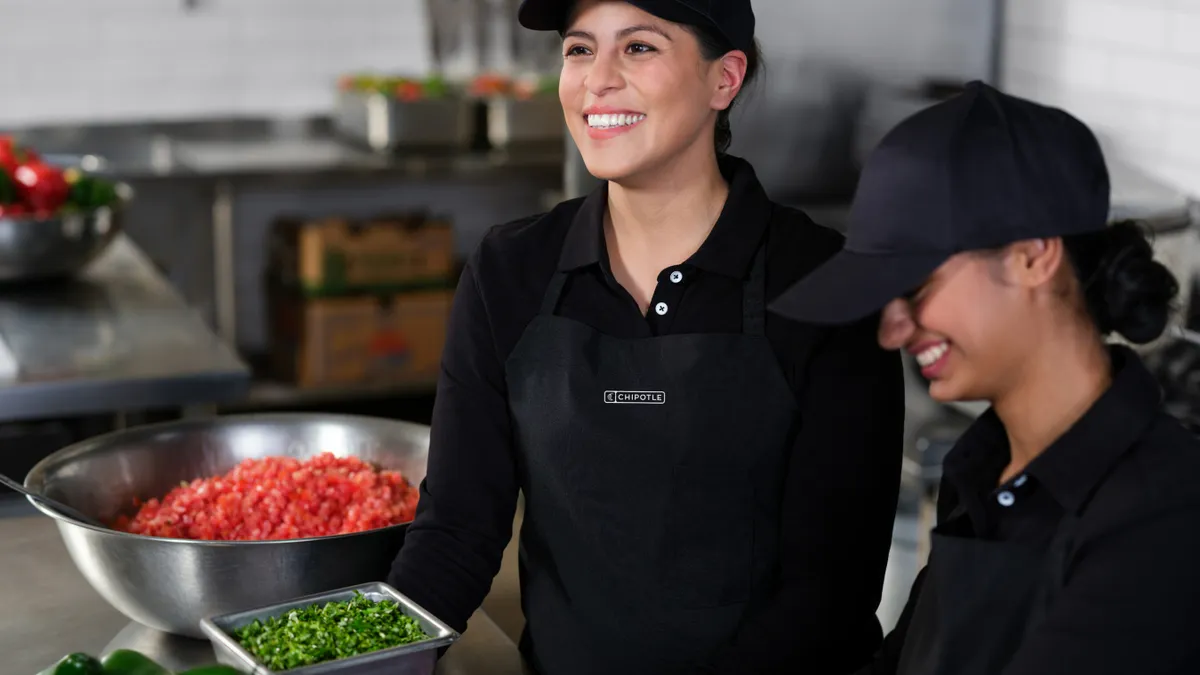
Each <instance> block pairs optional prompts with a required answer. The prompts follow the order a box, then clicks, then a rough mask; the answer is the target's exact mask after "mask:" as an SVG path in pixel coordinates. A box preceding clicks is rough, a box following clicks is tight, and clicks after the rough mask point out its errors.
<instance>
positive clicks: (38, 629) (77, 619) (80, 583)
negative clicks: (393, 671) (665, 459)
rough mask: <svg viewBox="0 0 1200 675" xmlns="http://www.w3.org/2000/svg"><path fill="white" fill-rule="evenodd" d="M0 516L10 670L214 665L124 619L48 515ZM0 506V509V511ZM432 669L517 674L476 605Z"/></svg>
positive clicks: (504, 643)
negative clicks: (96, 660)
mask: <svg viewBox="0 0 1200 675" xmlns="http://www.w3.org/2000/svg"><path fill="white" fill-rule="evenodd" d="M8 504H9V506H7V507H6V509H7V510H9V511H10V513H9V514H7V517H2V515H3V514H0V565H2V566H3V569H4V574H3V575H0V605H3V606H4V607H5V608H6V610H5V611H4V612H2V613H0V654H4V656H5V662H6V664H7V665H5V667H4V668H3V672H5V673H12V675H21V674H22V673H36V672H38V671H40V670H41V669H42V668H45V667H46V666H47V665H49V664H51V663H53V662H54V661H55V660H57V659H59V658H61V657H62V656H63V655H65V654H68V653H71V652H76V651H83V652H88V653H91V654H97V655H103V654H106V653H108V652H110V651H113V650H115V649H119V648H126V649H137V650H139V651H142V652H143V653H146V654H147V655H149V656H152V657H153V658H155V660H157V661H159V662H160V663H162V664H163V665H164V666H166V667H168V668H173V669H179V670H182V669H184V668H185V667H194V666H199V665H206V664H211V663H214V657H213V652H212V648H211V646H210V645H209V643H208V642H205V641H200V640H192V639H188V638H179V637H175V636H170V635H166V634H164V633H160V632H158V631H155V630H151V629H149V628H146V627H144V626H141V625H139V624H136V623H131V622H129V620H128V619H126V618H125V617H124V616H122V615H121V614H120V613H118V612H117V611H116V610H115V609H113V608H112V607H110V606H109V605H108V603H106V602H105V601H104V600H103V599H102V598H101V597H100V596H99V595H97V594H96V592H95V591H93V590H92V588H91V586H89V585H88V583H87V582H86V581H85V580H84V578H83V576H82V575H80V574H79V572H78V571H77V570H76V568H75V565H74V564H73V563H72V562H71V559H70V557H69V556H68V555H67V550H66V548H65V547H64V545H63V543H62V539H61V538H59V535H58V530H57V529H56V528H55V526H54V523H53V521H51V520H50V519H49V518H47V517H44V516H41V515H28V514H30V513H33V511H32V509H29V508H27V507H26V505H25V504H24V503H23V502H13V501H11V500H9V501H8ZM3 510H4V509H0V511H3ZM437 672H438V673H439V675H484V674H486V675H522V674H523V673H527V672H528V671H526V670H525V667H524V665H523V663H522V660H521V657H520V654H519V653H518V651H517V648H516V645H514V644H513V642H512V640H510V639H509V638H508V636H506V635H505V634H504V633H503V632H502V631H501V630H500V629H499V628H498V627H497V626H496V624H495V623H493V622H492V620H491V619H490V618H488V616H487V615H486V614H484V613H483V612H482V611H481V612H478V613H476V614H475V616H474V617H472V619H471V622H470V626H469V628H468V629H467V631H466V633H464V634H463V637H462V639H461V640H460V641H459V642H458V643H457V644H456V645H454V646H453V647H451V648H450V651H449V652H448V653H447V654H446V657H445V658H444V659H442V662H441V664H440V665H439V667H438V671H437Z"/></svg>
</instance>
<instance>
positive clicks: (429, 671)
mask: <svg viewBox="0 0 1200 675" xmlns="http://www.w3.org/2000/svg"><path fill="white" fill-rule="evenodd" d="M355 592H359V593H362V595H363V596H364V597H366V598H367V599H368V600H370V601H372V602H384V601H391V602H395V603H397V604H399V605H400V607H401V610H402V611H403V612H404V614H405V615H406V616H410V617H412V618H414V619H416V620H417V623H419V624H420V626H421V630H422V631H424V633H425V634H426V635H428V636H429V639H428V640H422V641H420V642H415V643H413V644H408V645H403V646H400V647H393V648H391V649H382V650H380V651H377V652H370V653H367V654H359V655H358V656H354V657H351V658H348V659H339V660H337V661H328V662H326V663H318V664H315V665H312V666H303V667H300V668H293V669H289V670H288V671H287V672H288V675H326V674H327V673H336V674H337V675H351V674H352V673H353V674H356V675H433V672H434V669H435V668H436V667H437V650H439V649H442V648H443V647H449V646H450V645H451V644H453V643H454V642H455V641H456V640H458V637H459V635H458V633H457V632H455V631H454V630H453V629H452V628H450V627H449V626H447V625H446V624H444V623H442V621H441V620H439V619H438V618H437V617H435V616H433V615H432V614H430V613H429V612H427V611H426V610H425V609H424V608H422V607H421V606H419V605H417V604H416V603H415V602H413V601H412V600H410V599H408V598H407V597H405V596H403V595H401V594H400V593H399V592H398V591H397V590H396V589H394V588H392V587H391V586H388V585H387V584H382V583H378V582H376V583H371V584H361V585H359V586H354V587H351V588H343V589H339V590H336V591H330V592H327V593H318V594H315V595H310V596H307V597H303V598H296V599H294V600H290V601H288V602H282V603H278V604H275V605H272V606H270V607H262V608H259V609H253V610H249V611H245V612H238V613H236V614H229V615H226V616H220V617H215V618H212V619H205V620H204V621H203V622H202V623H201V625H202V627H203V629H204V633H205V634H206V635H208V638H209V640H211V641H212V644H213V651H214V652H216V655H217V661H218V662H220V663H223V664H225V665H227V666H232V667H234V668H237V669H239V670H243V671H253V672H254V673H255V675H275V673H276V672H277V671H273V670H271V669H269V668H267V667H266V666H265V665H264V664H263V663H262V662H261V661H259V660H258V659H256V658H255V657H254V656H253V655H252V654H251V653H250V652H248V651H246V650H245V649H243V648H242V646H241V645H240V644H238V641H237V640H236V639H234V638H233V637H232V634H233V633H234V632H235V631H236V630H237V629H239V628H242V627H243V626H246V625H247V624H250V623H253V622H254V621H255V620H262V621H265V620H266V619H268V618H274V617H280V616H283V615H284V614H286V613H288V612H290V611H291V610H293V609H299V608H301V607H308V606H309V605H314V604H316V605H324V604H326V603H330V602H346V601H349V600H352V599H354V596H355Z"/></svg>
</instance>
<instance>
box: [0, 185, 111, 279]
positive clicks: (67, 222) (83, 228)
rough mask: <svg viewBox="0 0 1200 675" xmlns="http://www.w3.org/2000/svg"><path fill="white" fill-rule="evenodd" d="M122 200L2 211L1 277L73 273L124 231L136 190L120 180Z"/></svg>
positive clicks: (65, 275) (19, 277) (83, 266)
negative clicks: (62, 209) (78, 209)
mask: <svg viewBox="0 0 1200 675" xmlns="http://www.w3.org/2000/svg"><path fill="white" fill-rule="evenodd" d="M117 190H118V196H119V197H120V199H121V203H120V204H118V205H117V206H116V207H115V208H113V207H107V206H105V207H101V208H98V209H94V210H92V211H88V212H86V213H59V214H55V215H53V216H50V217H47V218H37V217H34V216H26V215H22V216H0V282H10V281H34V280H42V279H51V278H57V277H67V276H71V275H73V274H75V273H77V272H79V271H81V270H82V269H83V268H85V267H87V266H88V265H89V264H90V263H91V262H92V261H94V260H95V259H96V258H98V257H100V254H102V253H104V251H105V250H107V249H108V246H109V244H111V243H112V242H113V239H115V238H116V236H117V234H118V233H120V232H121V229H122V220H123V217H124V207H125V204H126V203H127V202H128V201H129V200H130V199H131V198H132V195H133V190H132V188H130V187H129V186H128V185H125V184H124V183H119V184H117Z"/></svg>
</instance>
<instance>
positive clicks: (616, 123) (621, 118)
mask: <svg viewBox="0 0 1200 675" xmlns="http://www.w3.org/2000/svg"><path fill="white" fill-rule="evenodd" d="M644 119H646V116H645V115H588V116H587V123H588V126H589V127H591V128H593V129H612V128H615V127H627V126H630V125H632V124H637V123H638V122H641V121H642V120H644Z"/></svg>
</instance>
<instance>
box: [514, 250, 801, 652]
mask: <svg viewBox="0 0 1200 675" xmlns="http://www.w3.org/2000/svg"><path fill="white" fill-rule="evenodd" d="M764 270H765V262H764V252H763V249H762V247H760V249H759V251H758V253H757V254H756V255H755V259H754V264H753V266H752V271H751V274H750V278H749V280H748V281H746V282H745V283H744V290H743V331H742V333H740V334H689V335H667V336H659V337H653V338H645V339H618V338H613V337H609V336H607V335H603V334H601V333H600V332H598V331H596V330H594V329H593V328H591V327H589V326H587V325H584V324H582V323H579V322H577V321H573V320H570V319H566V318H562V317H559V316H555V311H556V308H557V306H558V303H559V299H560V297H561V295H562V292H563V287H564V285H565V284H566V283H567V281H568V276H567V273H566V272H562V271H560V272H557V273H556V274H555V276H554V277H553V279H552V280H551V282H550V285H549V287H548V289H547V290H546V295H545V299H544V301H543V305H542V310H541V312H540V313H539V315H538V316H537V317H535V318H534V320H533V321H532V322H531V323H530V325H529V326H528V327H527V328H526V330H525V332H524V334H523V335H522V336H521V339H520V341H519V342H518V344H517V346H516V348H515V349H514V351H513V353H512V355H511V356H510V358H509V360H508V362H507V363H506V379H507V382H508V388H509V400H510V405H511V413H512V420H513V425H514V428H515V431H514V434H515V441H516V446H517V450H518V452H517V465H518V470H519V471H520V474H521V475H520V478H521V484H522V487H523V490H524V493H525V520H524V525H523V527H522V529H521V538H520V573H521V597H522V605H523V607H524V610H525V617H526V630H525V634H524V636H523V637H522V640H521V647H522V651H523V652H524V653H525V655H526V657H527V658H528V659H529V661H530V662H531V663H532V665H533V666H534V667H535V668H536V669H537V670H538V672H540V673H542V675H590V674H591V673H596V674H600V673H603V674H605V675H612V673H618V672H619V673H621V675H639V674H642V673H645V674H646V675H651V674H653V675H672V674H673V673H682V672H686V671H687V670H688V669H689V666H691V665H693V664H695V663H698V662H700V661H702V660H704V659H705V658H707V657H708V656H709V655H710V654H712V652H713V651H715V650H716V649H717V648H718V647H719V646H721V645H722V643H724V642H725V641H727V640H729V639H730V638H731V637H732V636H733V634H734V632H735V630H736V628H737V626H738V624H739V622H740V620H741V618H742V615H743V611H744V608H745V605H746V603H747V601H748V600H749V599H750V597H751V594H752V593H762V592H763V591H764V589H768V590H769V589H770V585H771V584H772V583H774V582H775V581H776V580H777V579H778V569H777V568H778V558H779V556H778V530H779V513H780V504H781V500H782V492H783V479H784V475H785V473H786V466H787V460H788V456H789V452H788V449H789V440H790V439H791V438H792V434H793V431H794V428H795V426H796V424H797V421H798V415H797V408H796V402H795V396H794V394H793V393H792V391H791V388H790V387H789V386H788V383H787V381H786V380H785V379H784V377H783V373H782V372H781V370H780V367H779V363H778V361H777V360H776V357H775V354H774V352H773V351H772V349H771V346H770V344H769V343H768V342H767V339H766V338H765V337H764V335H763V326H764V316H765V315H764V311H765V303H764V293H765V286H764V282H765V276H766V275H765V271H764Z"/></svg>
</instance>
